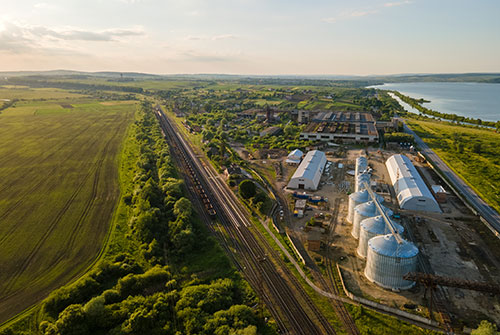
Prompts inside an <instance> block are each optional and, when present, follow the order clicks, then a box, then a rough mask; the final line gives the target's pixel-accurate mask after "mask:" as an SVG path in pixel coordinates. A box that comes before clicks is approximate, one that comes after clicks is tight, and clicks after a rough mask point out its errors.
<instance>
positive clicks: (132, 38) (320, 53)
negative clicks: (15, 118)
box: [0, 0, 500, 75]
mask: <svg viewBox="0 0 500 335" xmlns="http://www.w3.org/2000/svg"><path fill="white" fill-rule="evenodd" d="M49 69H72V70H82V71H102V70H110V71H139V72H149V73H162V74H169V73H241V74H361V75H365V74H389V73H423V72H425V73H435V72H441V73H442V72H500V1H498V0H476V1H474V0H467V1H466V0H408V1H405V0H401V1H399V0H386V1H383V0H382V1H377V0H370V1H367V0H364V1H363V0H350V1H347V0H345V1H339V0H330V1H327V0H317V1H314V0H309V1H298V0H206V1H201V0H45V1H44V0H3V1H2V5H1V10H0V71H7V70H49Z"/></svg>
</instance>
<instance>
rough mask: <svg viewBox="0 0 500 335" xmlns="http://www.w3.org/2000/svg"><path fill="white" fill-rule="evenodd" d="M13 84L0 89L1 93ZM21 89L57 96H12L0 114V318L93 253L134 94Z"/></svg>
mask: <svg viewBox="0 0 500 335" xmlns="http://www.w3.org/2000/svg"><path fill="white" fill-rule="evenodd" d="M10 90H14V91H16V92H13V91H10ZM17 91H18V89H12V88H5V89H0V97H2V95H3V96H5V98H7V99H8V98H13V97H14V94H11V95H8V94H7V93H9V92H10V93H16V94H17ZM28 92H30V94H31V98H35V97H34V96H35V93H36V98H40V96H41V95H42V96H45V98H46V99H50V98H52V99H61V100H60V101H57V100H50V101H19V102H17V103H16V105H15V106H14V107H11V108H8V109H6V110H4V111H2V113H1V114H0V143H1V145H0V322H3V321H5V320H7V319H9V318H10V317H12V316H14V315H16V314H17V313H19V312H20V311H22V310H23V309H25V308H27V307H29V306H31V305H32V304H34V303H36V302H38V301H40V300H41V299H42V298H44V297H45V296H47V295H48V294H49V293H50V292H51V291H52V290H54V289H55V288H57V287H59V286H61V285H63V284H66V283H67V282H68V281H70V280H71V279H73V278H75V277H77V276H79V275H81V274H82V273H84V272H85V270H86V269H87V268H88V267H89V265H91V264H92V262H93V261H94V260H95V259H96V257H97V256H98V254H99V252H100V250H101V248H102V245H103V242H104V240H105V238H106V236H107V233H108V228H109V224H110V221H111V217H112V215H113V211H114V208H115V205H116V203H117V199H118V196H119V186H118V168H117V164H118V156H119V153H120V148H121V143H122V141H123V138H124V136H125V131H126V129H127V127H128V125H129V124H130V122H131V120H132V119H133V114H134V111H135V109H136V105H135V102H133V101H131V102H117V103H113V102H104V103H99V102H97V101H91V100H85V99H83V96H82V95H74V96H72V93H67V92H63V91H58V90H48V91H43V90H29V91H28ZM69 97H73V100H70V99H67V98H69Z"/></svg>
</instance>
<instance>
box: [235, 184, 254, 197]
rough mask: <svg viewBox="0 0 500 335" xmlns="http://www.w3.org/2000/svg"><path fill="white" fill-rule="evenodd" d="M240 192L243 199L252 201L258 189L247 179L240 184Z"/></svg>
mask: <svg viewBox="0 0 500 335" xmlns="http://www.w3.org/2000/svg"><path fill="white" fill-rule="evenodd" d="M238 191H239V192H240V195H241V197H242V198H243V199H250V198H252V197H254V196H255V193H256V187H255V184H254V182H253V181H251V180H248V179H246V180H243V181H242V182H241V183H240V185H239V187H238Z"/></svg>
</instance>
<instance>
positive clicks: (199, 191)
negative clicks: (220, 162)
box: [155, 107, 217, 219]
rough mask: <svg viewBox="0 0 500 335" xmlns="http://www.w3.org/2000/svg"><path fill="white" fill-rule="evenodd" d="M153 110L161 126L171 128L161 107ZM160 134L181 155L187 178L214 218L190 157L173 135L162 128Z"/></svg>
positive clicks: (210, 204) (208, 212) (211, 205)
mask: <svg viewBox="0 0 500 335" xmlns="http://www.w3.org/2000/svg"><path fill="white" fill-rule="evenodd" d="M155 112H156V113H155V114H156V117H157V118H158V121H160V124H162V125H163V126H165V127H167V128H171V126H170V125H169V124H168V122H167V121H166V120H165V119H164V118H165V116H164V115H163V113H162V111H161V108H160V107H156V108H155ZM170 130H171V131H174V130H173V129H170ZM162 134H163V136H164V137H165V139H166V140H168V142H169V144H170V146H171V147H172V150H175V151H176V153H177V154H178V156H180V157H182V160H183V163H184V164H183V165H184V166H185V167H186V168H187V169H186V170H187V171H186V172H187V173H188V175H189V178H190V179H191V181H192V183H193V185H194V188H195V191H196V193H197V194H198V196H199V197H200V199H201V201H202V202H203V206H204V207H205V210H206V212H207V214H208V216H209V217H210V218H211V219H215V218H216V216H217V212H216V211H215V208H214V206H213V204H212V201H211V200H210V197H209V196H208V195H207V193H206V192H205V189H204V188H203V185H202V184H201V182H200V180H199V179H198V176H197V175H196V172H195V171H194V169H193V166H192V165H191V162H190V159H189V158H188V157H187V156H186V154H185V153H184V151H182V150H180V149H179V147H178V145H179V144H178V143H176V141H175V140H173V137H172V138H170V136H168V135H167V134H166V133H165V132H164V131H163V129H162Z"/></svg>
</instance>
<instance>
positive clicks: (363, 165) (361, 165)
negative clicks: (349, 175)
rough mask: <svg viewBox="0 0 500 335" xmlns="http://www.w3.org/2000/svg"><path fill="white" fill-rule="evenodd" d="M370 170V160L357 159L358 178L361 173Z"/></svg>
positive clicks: (356, 170)
mask: <svg viewBox="0 0 500 335" xmlns="http://www.w3.org/2000/svg"><path fill="white" fill-rule="evenodd" d="M367 168H368V160H367V159H366V157H364V156H360V157H358V158H356V164H355V165H354V176H355V177H357V176H358V175H359V174H360V173H361V172H363V171H365V170H366V169H367Z"/></svg>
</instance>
